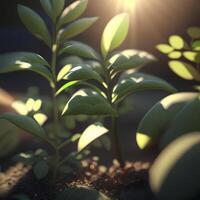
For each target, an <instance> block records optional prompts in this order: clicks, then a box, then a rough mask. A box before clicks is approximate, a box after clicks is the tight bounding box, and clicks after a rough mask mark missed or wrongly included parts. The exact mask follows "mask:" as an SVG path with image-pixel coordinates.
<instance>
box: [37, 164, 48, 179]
mask: <svg viewBox="0 0 200 200" xmlns="http://www.w3.org/2000/svg"><path fill="white" fill-rule="evenodd" d="M33 172H34V174H35V176H36V178H37V179H38V180H40V179H43V178H44V177H45V176H47V174H48V172H49V166H48V164H47V162H46V161H44V160H41V161H39V162H37V163H36V164H35V165H34V166H33Z"/></svg>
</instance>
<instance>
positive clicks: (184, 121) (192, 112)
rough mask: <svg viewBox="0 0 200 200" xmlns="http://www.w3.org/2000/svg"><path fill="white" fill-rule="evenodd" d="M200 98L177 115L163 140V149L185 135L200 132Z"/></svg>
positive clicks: (188, 104)
mask: <svg viewBox="0 0 200 200" xmlns="http://www.w3.org/2000/svg"><path fill="white" fill-rule="evenodd" d="M199 116H200V97H197V98H196V99H195V100H193V101H192V102H188V103H187V104H186V105H185V106H184V108H183V109H182V110H181V111H180V112H179V113H178V114H177V115H176V117H175V118H174V120H173V121H172V123H171V124H170V126H169V128H168V129H167V131H166V133H165V134H164V136H163V137H162V139H161V143H160V146H161V148H163V147H165V146H166V145H167V144H169V143H170V142H172V141H173V140H174V139H176V138H178V137H180V136H181V135H183V134H186V133H189V132H194V131H200V123H199Z"/></svg>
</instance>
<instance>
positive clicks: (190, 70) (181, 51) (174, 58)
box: [156, 27, 200, 90]
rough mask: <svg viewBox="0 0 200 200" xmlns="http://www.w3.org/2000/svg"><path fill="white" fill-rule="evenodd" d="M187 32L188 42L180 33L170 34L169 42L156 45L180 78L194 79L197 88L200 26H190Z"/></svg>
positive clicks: (199, 72) (199, 61)
mask: <svg viewBox="0 0 200 200" xmlns="http://www.w3.org/2000/svg"><path fill="white" fill-rule="evenodd" d="M187 33H188V35H189V36H190V41H189V43H187V42H186V41H185V40H184V39H183V38H182V37H181V36H180V35H172V36H170V37H169V44H159V45H157V46H156V47H157V49H158V50H159V51H160V52H161V53H163V54H165V55H167V56H168V58H169V59H170V61H169V62H168V65H169V67H170V69H171V70H172V71H173V72H174V73H175V74H176V75H178V76H179V77H181V78H182V79H185V80H192V81H196V82H197V85H196V86H194V87H195V88H196V89H197V90H199V89H200V86H199V82H200V65H199V64H200V28H199V27H190V28H189V29H188V30H187ZM180 59H181V60H180Z"/></svg>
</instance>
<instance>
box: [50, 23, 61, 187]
mask: <svg viewBox="0 0 200 200" xmlns="http://www.w3.org/2000/svg"><path fill="white" fill-rule="evenodd" d="M57 48H58V45H57V33H56V25H55V27H54V30H53V45H52V61H51V71H52V74H53V79H54V85H53V86H52V95H53V99H52V100H53V125H54V134H55V138H56V145H55V166H57V165H58V163H59V161H60V154H59V149H58V147H57V145H58V142H59V136H58V132H59V130H58V129H59V110H58V104H57V97H56V92H57V79H56V63H57ZM56 178H57V168H56V167H55V169H54V173H53V181H54V183H55V181H56Z"/></svg>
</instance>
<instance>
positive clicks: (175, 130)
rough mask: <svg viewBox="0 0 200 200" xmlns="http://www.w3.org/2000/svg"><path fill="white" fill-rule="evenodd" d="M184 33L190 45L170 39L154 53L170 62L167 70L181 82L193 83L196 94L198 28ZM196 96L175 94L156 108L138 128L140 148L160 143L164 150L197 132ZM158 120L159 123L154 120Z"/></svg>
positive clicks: (199, 31) (197, 108)
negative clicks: (183, 136) (178, 140)
mask: <svg viewBox="0 0 200 200" xmlns="http://www.w3.org/2000/svg"><path fill="white" fill-rule="evenodd" d="M187 33H188V35H189V36H190V38H191V41H190V43H189V44H188V43H187V42H186V41H185V40H184V39H183V38H182V37H181V36H179V35H172V36H170V37H169V44H159V45H157V49H158V50H159V51H160V52H162V53H164V54H166V55H168V57H169V58H170V61H169V62H168V65H169V67H170V69H171V70H172V71H173V72H174V73H175V74H177V75H178V76H179V77H181V78H183V79H186V80H191V81H192V80H193V81H195V82H196V83H197V85H195V86H194V87H195V88H196V89H197V90H198V88H199V81H200V79H199V78H200V70H199V64H200V59H199V58H200V57H199V56H200V49H199V45H200V42H199V39H200V28H199V27H191V28H189V29H188V30H187ZM171 59H172V60H171ZM180 59H181V60H180ZM198 96H199V93H198V92H185V93H177V94H174V95H171V96H168V97H166V98H164V99H162V100H161V101H159V102H158V103H157V104H155V106H153V107H152V108H151V109H150V110H149V112H148V113H147V114H146V115H145V116H144V118H143V119H142V120H141V122H140V124H139V127H138V131H137V143H138V145H139V147H140V148H142V149H144V148H147V147H149V146H151V145H152V144H154V143H158V142H159V143H160V147H161V148H163V147H164V146H166V145H167V144H169V143H170V142H171V141H172V140H173V139H175V138H177V137H179V136H181V135H182V134H185V133H189V132H194V131H199V130H200V126H199V112H200V109H199V108H200V107H199V99H198ZM194 113H195V114H194ZM158 116H159V121H157V120H155V119H156V118H157V117H158Z"/></svg>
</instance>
